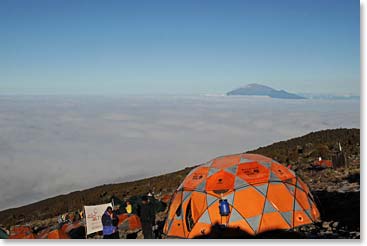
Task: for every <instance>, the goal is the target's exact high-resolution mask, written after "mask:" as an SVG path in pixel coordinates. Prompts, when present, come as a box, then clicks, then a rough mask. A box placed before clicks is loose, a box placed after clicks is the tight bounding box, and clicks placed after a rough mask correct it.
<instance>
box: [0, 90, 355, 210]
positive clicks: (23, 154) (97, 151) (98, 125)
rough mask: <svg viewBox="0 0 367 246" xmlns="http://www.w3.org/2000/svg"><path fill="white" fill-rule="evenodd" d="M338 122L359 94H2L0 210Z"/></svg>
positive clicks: (351, 112) (348, 115) (350, 124)
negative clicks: (288, 96) (330, 97)
mask: <svg viewBox="0 0 367 246" xmlns="http://www.w3.org/2000/svg"><path fill="white" fill-rule="evenodd" d="M340 127H346V128H359V127H360V109H359V101H352V100H350V101H349V100H348V101H328V100H281V99H270V98H262V97H258V98H257V97H221V96H164V97H159V96H142V97H136V96H135V97H134V96H121V97H118V96H115V97H114V96H109V97H107V96H106V97H103V96H69V97H62V96H54V97H51V96H0V167H1V172H0V187H1V189H0V197H1V198H2V199H1V200H0V210H2V209H6V208H10V207H15V206H20V205H23V204H28V203H31V202H35V201H38V200H41V199H44V198H48V197H51V196H54V195H58V194H61V193H69V192H72V191H75V190H79V189H84V188H88V187H94V186H97V185H101V184H104V183H106V184H107V183H112V182H123V181H131V180H136V179H140V178H145V177H149V176H153V175H159V174H163V173H167V172H171V171H176V170H179V169H182V168H184V167H188V166H193V165H195V164H199V163H202V162H205V161H208V160H210V159H212V158H214V157H216V156H220V155H225V154H231V153H238V152H243V151H247V150H251V149H254V148H257V147H260V146H265V145H268V144H271V143H273V142H276V141H280V140H286V139H289V138H292V137H298V136H301V135H303V134H307V133H309V132H311V131H317V130H321V129H328V128H340Z"/></svg>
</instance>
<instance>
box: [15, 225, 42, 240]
mask: <svg viewBox="0 0 367 246" xmlns="http://www.w3.org/2000/svg"><path fill="white" fill-rule="evenodd" d="M35 238H36V236H35V234H34V233H33V231H32V228H31V227H29V226H15V227H13V228H12V229H11V230H10V235H9V239H35Z"/></svg>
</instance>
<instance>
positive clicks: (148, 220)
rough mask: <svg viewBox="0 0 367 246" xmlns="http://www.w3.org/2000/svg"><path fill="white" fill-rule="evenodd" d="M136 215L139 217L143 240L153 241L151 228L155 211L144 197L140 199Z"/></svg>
mask: <svg viewBox="0 0 367 246" xmlns="http://www.w3.org/2000/svg"><path fill="white" fill-rule="evenodd" d="M138 215H139V217H140V221H141V227H142V230H143V235H144V239H153V238H154V237H153V231H152V226H153V225H154V224H155V210H154V206H153V204H152V203H151V202H150V201H149V199H148V197H146V196H144V197H143V198H142V204H141V206H140V209H139V214H138Z"/></svg>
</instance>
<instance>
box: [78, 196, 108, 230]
mask: <svg viewBox="0 0 367 246" xmlns="http://www.w3.org/2000/svg"><path fill="white" fill-rule="evenodd" d="M108 206H110V207H112V204H111V203H106V204H101V205H95V206H84V211H85V222H86V226H87V235H89V234H91V233H94V232H97V231H102V230H103V226H102V215H103V213H104V212H105V211H106V209H107V207H108Z"/></svg>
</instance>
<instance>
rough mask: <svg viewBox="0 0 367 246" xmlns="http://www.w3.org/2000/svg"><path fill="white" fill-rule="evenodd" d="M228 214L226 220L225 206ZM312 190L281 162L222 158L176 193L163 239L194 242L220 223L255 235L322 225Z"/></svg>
mask: <svg viewBox="0 0 367 246" xmlns="http://www.w3.org/2000/svg"><path fill="white" fill-rule="evenodd" d="M221 199H226V200H227V202H228V204H229V211H230V212H229V214H228V215H227V216H221V215H220V212H219V207H220V202H219V201H220V200H221ZM319 217H320V213H319V211H318V209H317V207H316V204H315V202H314V200H313V197H312V194H311V193H310V190H309V188H308V186H307V185H306V184H305V183H304V182H303V181H302V180H301V179H300V178H298V177H297V176H296V175H295V173H294V172H293V171H292V170H290V169H288V168H287V167H285V166H284V165H281V164H279V163H278V162H276V161H274V160H272V159H270V158H268V157H265V156H262V155H257V154H238V155H229V156H222V157H219V158H216V159H214V160H211V161H209V162H207V163H205V164H203V165H201V166H198V167H196V168H195V169H193V170H192V171H191V172H190V173H189V174H188V175H187V177H186V178H185V179H184V181H183V182H182V184H181V185H180V186H179V188H178V189H177V191H176V192H175V194H174V196H173V198H172V201H171V204H170V208H169V211H168V217H167V220H166V223H165V225H164V233H165V234H166V235H167V236H168V237H181V238H195V237H196V236H203V235H205V234H208V233H210V232H211V230H212V227H211V226H212V225H214V224H216V223H218V224H222V225H224V226H227V227H230V228H235V229H236V228H240V229H241V230H243V231H245V232H247V233H248V234H250V235H256V234H258V233H262V232H265V231H269V230H278V229H285V230H286V229H290V228H293V227H296V226H299V225H305V224H309V223H312V222H314V221H317V220H318V219H319Z"/></svg>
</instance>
